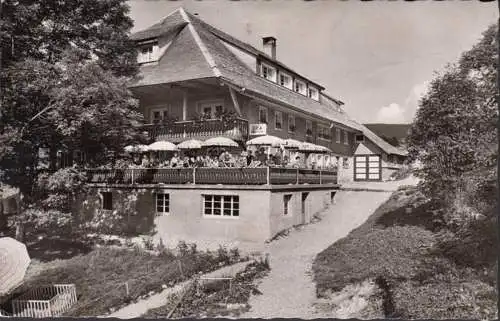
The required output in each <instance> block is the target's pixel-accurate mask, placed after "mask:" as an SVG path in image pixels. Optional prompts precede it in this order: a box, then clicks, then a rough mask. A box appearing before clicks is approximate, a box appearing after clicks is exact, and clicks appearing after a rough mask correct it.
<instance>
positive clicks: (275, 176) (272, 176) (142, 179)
mask: <svg viewBox="0 0 500 321" xmlns="http://www.w3.org/2000/svg"><path fill="white" fill-rule="evenodd" d="M87 178H88V182H89V183H106V184H200V185H201V184H205V185H210V184H226V185H265V184H267V185H273V184H277V185H283V184H284V185H286V184H337V171H336V170H313V169H296V168H275V167H258V168H246V167H245V168H209V167H199V168H178V169H177V168H127V169H89V170H87Z"/></svg>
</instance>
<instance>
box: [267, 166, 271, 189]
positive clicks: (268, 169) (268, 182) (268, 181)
mask: <svg viewBox="0 0 500 321" xmlns="http://www.w3.org/2000/svg"><path fill="white" fill-rule="evenodd" d="M269 172H270V168H269V166H267V185H270V184H271V177H270V173H269Z"/></svg>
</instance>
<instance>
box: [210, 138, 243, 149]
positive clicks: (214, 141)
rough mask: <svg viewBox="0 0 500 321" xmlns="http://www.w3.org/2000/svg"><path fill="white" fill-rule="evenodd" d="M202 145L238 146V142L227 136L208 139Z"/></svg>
mask: <svg viewBox="0 0 500 321" xmlns="http://www.w3.org/2000/svg"><path fill="white" fill-rule="evenodd" d="M201 146H204V147H215V146H219V147H238V146H239V145H238V143H237V142H235V141H234V140H232V139H229V138H226V137H214V138H210V139H207V140H206V141H204V142H202V143H201Z"/></svg>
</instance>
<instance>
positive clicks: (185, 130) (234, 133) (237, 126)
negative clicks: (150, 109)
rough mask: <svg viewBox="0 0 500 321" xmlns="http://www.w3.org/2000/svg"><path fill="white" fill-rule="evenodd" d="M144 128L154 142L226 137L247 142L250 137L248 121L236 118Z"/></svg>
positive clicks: (181, 122)
mask: <svg viewBox="0 0 500 321" xmlns="http://www.w3.org/2000/svg"><path fill="white" fill-rule="evenodd" d="M143 128H144V129H145V130H146V131H148V133H149V136H150V137H151V138H152V139H154V140H161V139H164V140H176V141H180V140H183V139H189V138H197V139H201V140H203V139H206V138H210V137H216V136H224V137H228V138H231V139H235V140H246V138H247V137H248V121H247V120H246V119H242V118H236V119H235V120H232V121H223V120H220V119H207V120H203V121H194V120H189V121H179V122H175V123H171V124H149V125H144V126H143Z"/></svg>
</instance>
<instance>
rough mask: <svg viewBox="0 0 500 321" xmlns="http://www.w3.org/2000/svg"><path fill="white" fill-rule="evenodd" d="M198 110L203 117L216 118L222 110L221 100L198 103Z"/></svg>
mask: <svg viewBox="0 0 500 321" xmlns="http://www.w3.org/2000/svg"><path fill="white" fill-rule="evenodd" d="M199 105H200V112H201V114H202V116H203V118H205V119H216V118H218V117H220V115H221V114H222V113H223V112H224V104H223V102H222V101H213V102H204V103H200V104H199Z"/></svg>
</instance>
